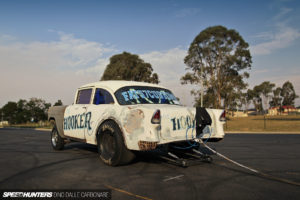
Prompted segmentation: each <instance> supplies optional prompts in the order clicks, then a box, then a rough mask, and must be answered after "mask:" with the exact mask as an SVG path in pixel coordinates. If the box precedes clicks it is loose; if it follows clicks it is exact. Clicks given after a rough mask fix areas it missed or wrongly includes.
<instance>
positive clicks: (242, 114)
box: [226, 110, 248, 117]
mask: <svg viewBox="0 0 300 200" xmlns="http://www.w3.org/2000/svg"><path fill="white" fill-rule="evenodd" d="M226 115H229V116H231V117H248V114H247V113H246V112H244V111H230V110H228V111H227V113H226Z"/></svg>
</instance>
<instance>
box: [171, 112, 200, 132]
mask: <svg viewBox="0 0 300 200" xmlns="http://www.w3.org/2000/svg"><path fill="white" fill-rule="evenodd" d="M171 122H172V125H173V131H176V130H181V129H184V130H186V129H190V128H195V126H196V119H195V117H194V116H193V117H191V116H190V115H187V116H181V117H178V118H177V117H174V118H172V119H171Z"/></svg>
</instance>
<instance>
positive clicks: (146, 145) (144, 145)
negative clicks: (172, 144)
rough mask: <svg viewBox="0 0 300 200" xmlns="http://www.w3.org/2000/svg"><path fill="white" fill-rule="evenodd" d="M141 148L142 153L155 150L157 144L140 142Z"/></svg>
mask: <svg viewBox="0 0 300 200" xmlns="http://www.w3.org/2000/svg"><path fill="white" fill-rule="evenodd" d="M138 145H139V148H140V150H141V151H147V150H153V149H155V148H156V146H157V142H147V141H139V142H138Z"/></svg>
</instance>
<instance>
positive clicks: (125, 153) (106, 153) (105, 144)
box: [97, 121, 135, 166]
mask: <svg viewBox="0 0 300 200" xmlns="http://www.w3.org/2000/svg"><path fill="white" fill-rule="evenodd" d="M97 146H98V152H99V155H100V159H101V160H102V161H103V162H104V163H105V164H107V165H110V166H117V165H124V164H127V163H129V162H130V161H132V160H133V159H134V157H135V156H134V154H133V152H131V151H130V150H128V149H127V147H126V146H125V144H124V140H123V137H122V132H121V130H120V128H119V126H118V125H117V124H116V123H115V122H113V121H107V122H105V123H104V124H103V125H102V126H101V127H100V129H99V132H98V137H97Z"/></svg>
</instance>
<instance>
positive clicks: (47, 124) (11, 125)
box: [4, 121, 52, 129]
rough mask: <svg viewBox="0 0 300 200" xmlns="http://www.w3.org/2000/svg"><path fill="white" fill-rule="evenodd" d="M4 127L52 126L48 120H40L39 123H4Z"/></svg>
mask: <svg viewBox="0 0 300 200" xmlns="http://www.w3.org/2000/svg"><path fill="white" fill-rule="evenodd" d="M4 127H14V128H49V129H51V128H52V126H51V124H50V122H48V121H45V122H40V123H24V124H10V125H5V126H4Z"/></svg>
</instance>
